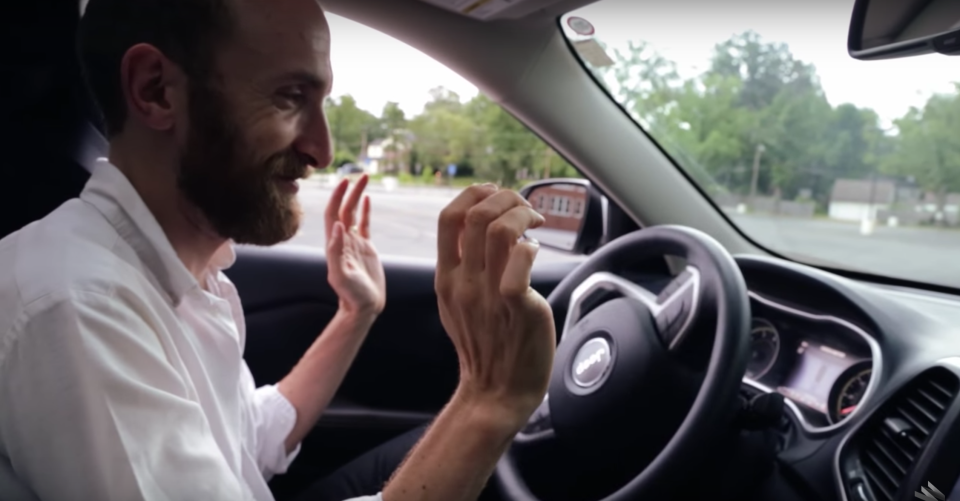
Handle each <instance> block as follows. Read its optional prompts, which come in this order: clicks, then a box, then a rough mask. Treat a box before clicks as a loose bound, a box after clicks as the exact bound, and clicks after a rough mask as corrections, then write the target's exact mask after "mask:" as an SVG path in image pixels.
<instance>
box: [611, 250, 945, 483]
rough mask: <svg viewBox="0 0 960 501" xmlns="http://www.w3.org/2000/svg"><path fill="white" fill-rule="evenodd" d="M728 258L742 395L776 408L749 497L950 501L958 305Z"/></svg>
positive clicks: (652, 283) (753, 259) (900, 289)
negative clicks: (743, 364) (735, 288)
mask: <svg viewBox="0 0 960 501" xmlns="http://www.w3.org/2000/svg"><path fill="white" fill-rule="evenodd" d="M735 260H736V262H737V265H738V266H739V268H740V270H741V272H742V273H743V276H744V280H745V282H746V285H747V289H748V291H749V295H750V309H751V316H752V323H751V329H750V341H749V342H750V358H749V360H748V365H747V369H746V374H745V375H744V378H743V385H742V389H741V394H742V395H743V396H745V397H747V398H753V397H755V396H758V395H761V394H773V393H776V394H779V395H782V396H783V400H784V412H783V419H781V424H779V425H777V426H776V429H775V430H774V433H776V434H777V435H779V445H778V446H777V453H776V464H777V468H776V472H777V473H776V474H775V475H776V476H777V478H776V480H775V481H769V482H768V483H767V484H765V485H764V487H763V490H762V491H761V492H760V493H759V494H758V495H757V497H756V498H755V499H778V500H812V499H822V500H828V501H894V500H899V501H905V500H908V499H914V498H915V496H914V492H921V493H922V492H923V491H921V487H922V486H925V487H924V488H927V489H928V491H929V486H928V483H932V484H934V485H936V486H937V487H938V488H939V489H940V490H941V492H942V493H943V494H945V496H944V497H945V498H946V499H960V463H958V462H957V461H956V452H955V451H957V450H960V296H958V295H952V294H947V293H940V292H933V291H926V290H921V289H914V288H908V287H905V286H900V285H885V284H877V283H871V282H867V281H862V280H856V279H853V278H848V277H844V276H840V275H837V274H833V273H829V272H827V271H824V270H821V269H817V268H813V267H810V266H805V265H801V264H798V263H795V262H790V261H786V260H782V259H777V258H771V257H758V256H735ZM621 271H623V272H625V273H622V275H624V277H625V278H628V279H631V280H635V281H639V282H646V283H645V285H647V286H649V287H650V288H651V289H652V290H653V289H655V288H656V287H657V286H658V284H659V283H660V282H658V281H657V280H656V279H651V278H650V277H651V276H655V275H656V273H654V272H644V274H643V276H640V275H636V274H635V273H636V270H634V274H631V273H630V272H629V271H627V270H621ZM955 485H956V487H954V486H955ZM931 492H932V491H931ZM933 499H944V498H936V496H934V497H933Z"/></svg>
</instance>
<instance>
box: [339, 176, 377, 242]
mask: <svg viewBox="0 0 960 501" xmlns="http://www.w3.org/2000/svg"><path fill="white" fill-rule="evenodd" d="M369 180H370V178H369V177H367V175H366V174H364V175H362V176H360V180H358V181H357V184H355V185H353V189H351V190H350V194H349V195H347V199H346V201H344V203H343V206H341V207H340V221H341V222H342V223H343V225H344V226H346V227H347V228H348V229H349V228H351V227H353V224H354V223H355V222H356V216H357V204H358V203H359V202H360V196H361V195H363V190H364V189H365V188H366V187H367V181H369Z"/></svg>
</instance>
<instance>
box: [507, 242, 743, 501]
mask: <svg viewBox="0 0 960 501" xmlns="http://www.w3.org/2000/svg"><path fill="white" fill-rule="evenodd" d="M666 255H673V256H678V257H681V258H684V259H686V261H687V263H688V265H689V267H692V268H693V272H692V273H695V274H696V275H698V276H696V277H695V278H696V280H697V281H699V282H700V283H699V284H698V285H699V286H700V287H702V288H701V289H700V290H695V291H694V292H693V294H694V295H695V296H694V298H695V301H696V300H697V299H699V300H700V301H702V302H700V303H696V302H695V303H694V304H695V306H697V307H695V308H691V311H690V318H691V319H694V318H695V316H696V315H697V313H698V312H697V311H696V310H697V309H702V308H703V307H710V306H713V307H715V310H714V311H713V312H712V313H711V315H710V318H712V319H715V323H716V328H715V332H714V340H713V347H712V349H711V352H710V360H709V363H708V364H707V367H706V371H705V374H704V377H703V382H702V384H701V385H700V388H699V390H698V391H697V392H696V397H695V398H694V399H693V403H692V405H691V406H690V408H689V411H688V412H687V414H686V417H685V418H683V420H682V422H681V424H680V425H679V427H677V428H676V431H675V433H674V434H673V436H672V437H671V438H670V439H669V441H668V442H667V443H666V445H665V446H664V447H663V448H662V450H660V452H659V453H658V454H656V456H655V457H654V459H653V460H652V461H651V462H650V463H648V464H647V465H646V467H645V468H644V469H643V470H642V471H640V472H639V473H638V474H636V475H635V476H634V477H633V478H632V480H630V481H629V482H627V483H626V484H625V485H623V486H622V487H620V488H619V489H618V490H617V491H615V492H614V493H613V494H611V495H609V496H607V497H605V498H604V499H603V501H626V500H628V499H661V498H662V497H663V496H667V495H669V494H670V492H671V490H672V489H673V492H674V493H676V492H677V491H676V490H675V489H676V487H677V486H678V485H682V484H680V483H679V482H682V481H683V475H684V474H685V473H690V471H689V465H690V461H691V458H695V457H697V455H699V454H701V452H702V450H703V447H704V445H705V444H708V443H711V442H712V441H713V440H715V439H716V438H718V437H719V435H720V433H721V432H722V430H723V427H724V424H725V423H729V422H730V420H731V419H732V418H733V417H734V416H735V413H736V410H737V405H736V404H737V401H738V400H737V394H738V392H739V388H740V384H741V380H742V378H743V374H744V372H745V370H746V364H747V360H748V357H749V327H750V318H751V316H750V307H749V296H748V295H747V288H746V284H745V282H744V279H743V275H742V274H741V273H740V269H739V268H738V267H737V265H736V263H735V261H734V260H733V257H732V256H731V255H730V254H729V253H728V252H727V251H726V250H725V249H724V248H723V247H722V246H721V245H720V244H719V243H718V242H717V241H716V240H714V239H713V238H712V237H710V236H709V235H707V234H705V233H703V232H700V231H698V230H695V229H692V228H688V227H682V226H654V227H649V228H645V229H642V230H639V231H636V232H633V233H630V234H627V235H624V236H622V237H620V238H618V239H616V240H614V241H612V242H610V243H608V244H607V245H605V246H603V247H602V248H601V249H600V250H598V251H597V252H596V253H594V254H593V255H592V256H590V257H589V258H588V259H587V260H586V261H584V262H583V263H581V264H580V266H578V267H577V268H576V269H575V270H574V271H573V272H572V273H570V274H569V275H568V276H567V277H566V278H564V280H562V281H561V282H560V284H558V285H557V287H556V288H555V289H554V290H553V292H552V293H551V294H550V296H549V297H548V298H547V301H548V302H549V303H550V305H551V307H552V308H553V311H554V317H555V322H556V325H558V326H564V332H563V334H562V336H563V337H562V338H561V339H560V340H559V341H560V344H561V347H559V348H558V356H559V355H560V353H561V350H562V348H563V342H564V341H565V340H566V339H567V336H569V335H570V334H571V331H570V329H571V325H570V322H568V321H567V319H568V315H569V314H571V313H573V312H570V311H567V310H568V304H570V302H571V296H573V295H574V294H575V292H576V291H577V288H578V287H581V286H582V285H585V284H584V283H585V282H589V281H590V280H591V279H592V278H591V277H594V281H598V280H600V281H602V279H603V278H604V277H600V278H595V277H597V276H598V275H602V274H603V273H604V272H606V271H607V270H616V269H618V268H619V267H621V266H623V265H625V264H631V263H632V262H639V261H643V260H646V259H649V258H654V257H657V256H666ZM689 267H688V270H689V269H690V268H689ZM685 274H686V273H685ZM608 275H609V274H608ZM621 280H622V279H621ZM678 280H679V278H678ZM684 280H685V281H686V282H693V279H692V278H691V277H690V276H687V277H686V278H684ZM623 282H627V281H625V280H624V281H623ZM686 282H684V283H683V284H680V285H679V286H677V287H678V288H677V289H676V290H674V291H673V294H674V295H678V294H679V293H678V292H677V291H678V290H680V289H682V288H684V287H685V286H686ZM633 285H634V286H636V284H633ZM617 286H618V287H621V286H624V287H629V286H628V285H622V284H621V285H617ZM636 287H638V288H639V286H636ZM668 288H669V286H668ZM620 292H623V291H620ZM672 299H673V298H672V297H671V298H669V299H668V301H669V300H672ZM664 304H666V303H664ZM655 321H656V322H657V323H658V327H659V328H658V329H657V331H658V332H660V331H668V330H671V329H668V328H665V326H666V325H667V323H666V322H669V320H668V321H665V322H663V323H661V322H660V319H659V317H657V318H656V319H655ZM684 327H685V328H686V327H689V326H686V325H685V326H684ZM673 330H675V329H673ZM677 335H678V336H679V337H682V336H683V335H684V332H682V331H681V332H680V333H679V334H677ZM581 337H583V336H581ZM661 337H662V335H661ZM670 339H673V340H676V338H670ZM670 339H667V338H663V339H662V340H661V341H662V342H664V343H666V344H668V345H670V346H669V348H668V349H672V348H673V344H672V343H671V341H670ZM583 347H584V344H581V351H582V348H583ZM577 357H580V355H579V354H578V355H577ZM594 358H596V357H594ZM571 360H572V361H573V362H576V357H575V358H574V359H571ZM565 362H566V360H558V361H557V362H555V364H557V366H556V367H555V368H554V374H553V377H552V381H551V394H553V393H554V391H555V388H559V386H557V385H559V383H558V382H557V377H560V376H559V374H562V373H565V375H564V376H563V377H564V378H565V379H566V380H567V384H568V385H569V379H570V376H569V374H570V369H571V368H573V365H571V364H568V365H567V366H566V367H564V366H562V365H563V364H564V363H565ZM588 362H589V360H588ZM610 363H611V364H613V362H610ZM580 365H581V367H582V366H583V362H581V363H580ZM620 365H623V364H622V363H621V364H620ZM588 369H589V367H588ZM574 372H576V369H575V368H574ZM601 379H602V378H601ZM548 396H549V394H548ZM573 398H576V397H573ZM552 400H556V399H555V398H554V399H552ZM549 406H554V402H552V401H551V402H549V403H548V402H547V400H545V401H544V405H543V406H542V409H545V410H543V411H542V412H541V410H538V413H539V414H538V413H535V414H534V417H532V418H531V423H532V422H533V420H534V419H538V416H539V418H542V417H543V416H549V413H550V412H551V411H550V407H549ZM551 433H552V430H551ZM519 437H520V435H518V440H519ZM516 443H517V441H516V440H515V444H516ZM496 476H497V481H498V482H499V484H500V488H501V491H502V493H503V494H504V495H505V496H506V497H507V499H510V500H512V501H539V500H538V498H537V497H536V496H535V495H534V494H533V493H532V492H531V491H530V489H529V488H528V486H527V484H526V481H525V480H524V479H523V477H522V474H521V473H520V471H519V468H518V466H517V464H516V459H515V457H514V455H513V453H512V451H508V452H507V453H506V454H504V456H503V458H501V460H500V462H499V463H498V465H497V470H496ZM681 490H682V488H681Z"/></svg>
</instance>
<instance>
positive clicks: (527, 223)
mask: <svg viewBox="0 0 960 501" xmlns="http://www.w3.org/2000/svg"><path fill="white" fill-rule="evenodd" d="M543 222H544V219H543V216H541V215H540V214H539V213H538V212H537V211H535V210H533V208H531V207H527V206H526V205H522V206H519V207H514V208H512V209H510V210H509V211H507V213H506V214H504V215H503V216H500V217H499V218H497V220H496V221H494V222H492V223H490V225H489V226H487V236H486V246H487V247H486V272H487V273H489V274H490V279H491V282H490V283H491V284H492V285H493V286H494V287H499V285H500V277H501V276H502V275H503V273H504V269H505V268H506V267H507V261H508V260H509V259H510V253H511V251H512V250H513V248H514V247H515V246H516V245H517V239H519V238H520V237H522V236H523V234H524V232H526V231H527V230H528V229H530V228H537V227H539V226H541V225H543Z"/></svg>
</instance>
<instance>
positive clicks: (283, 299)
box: [227, 246, 576, 413]
mask: <svg viewBox="0 0 960 501" xmlns="http://www.w3.org/2000/svg"><path fill="white" fill-rule="evenodd" d="M237 253H238V259H237V262H236V264H234V266H233V267H232V268H230V269H229V270H227V274H228V275H229V276H230V278H231V279H232V280H233V282H234V283H235V284H236V286H237V289H238V290H239V292H240V297H241V300H242V302H243V307H244V313H245V315H246V322H247V340H246V352H245V355H244V356H245V359H246V361H247V364H248V365H249V366H250V370H251V371H252V372H253V375H254V379H255V380H256V382H257V384H269V383H274V382H276V381H279V380H280V379H281V378H282V377H283V376H284V375H286V374H287V373H288V372H289V371H290V369H291V368H293V366H294V365H295V364H296V363H297V361H298V360H299V359H300V357H301V356H302V355H303V353H304V352H305V351H306V349H307V348H308V347H309V346H310V344H311V343H313V341H314V340H315V339H316V337H317V335H318V334H319V333H320V332H321V331H322V330H323V328H324V327H325V326H326V324H327V323H328V322H329V321H330V320H331V319H332V318H333V315H334V314H335V313H336V310H337V303H338V300H337V296H336V294H335V293H334V292H333V290H332V289H331V288H330V286H329V284H328V283H327V272H326V259H325V257H324V256H323V254H322V253H321V252H318V251H316V250H314V249H300V248H274V249H262V248H254V247H246V246H244V247H239V248H238V251H237ZM383 262H384V269H385V273H386V278H387V305H386V309H385V310H384V312H383V313H382V314H381V316H380V318H378V319H377V322H376V323H375V324H374V326H373V328H372V329H371V331H370V334H369V337H368V338H367V340H366V342H365V343H364V346H363V348H362V349H361V350H360V353H359V354H358V356H357V359H356V361H355V362H354V364H353V366H352V368H351V370H350V371H349V373H348V374H347V377H346V379H345V381H344V383H343V385H342V386H341V388H340V391H339V392H338V395H337V397H338V401H342V402H350V403H351V405H354V406H362V407H364V408H367V409H368V410H369V409H389V410H396V411H412V412H426V413H432V412H436V411H437V410H439V409H440V408H441V407H442V406H443V404H445V403H446V401H447V399H448V398H449V396H450V394H451V393H452V392H453V390H454V388H455V387H456V383H457V376H458V374H457V368H458V364H457V358H456V353H455V351H454V349H453V345H452V344H451V343H450V340H449V339H448V338H447V335H446V333H445V332H444V330H443V326H442V325H441V323H440V317H439V313H438V310H437V300H436V294H435V292H434V289H433V279H434V271H435V265H434V264H433V263H432V262H430V261H424V260H414V259H409V258H392V257H384V258H383ZM575 264H576V263H575V262H552V263H538V264H537V265H536V266H535V267H534V273H533V277H532V280H533V285H534V287H535V288H536V289H537V290H539V291H540V292H541V293H542V294H544V295H547V294H549V292H550V290H552V288H553V287H554V286H556V284H557V283H559V282H560V280H562V279H563V277H564V276H566V274H567V273H568V272H569V271H571V270H572V269H573V267H574V266H575Z"/></svg>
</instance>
